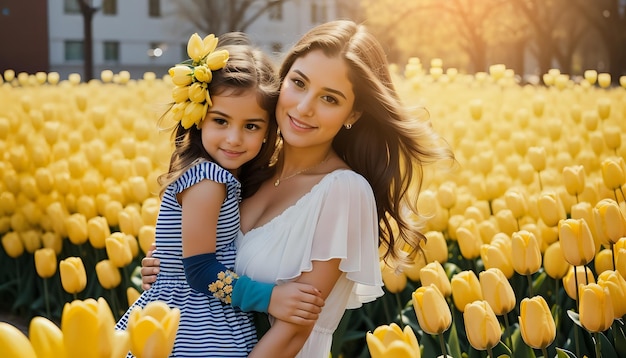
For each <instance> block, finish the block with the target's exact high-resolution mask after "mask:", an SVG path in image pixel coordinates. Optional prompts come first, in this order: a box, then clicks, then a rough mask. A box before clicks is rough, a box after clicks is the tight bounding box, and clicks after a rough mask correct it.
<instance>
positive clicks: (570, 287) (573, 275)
mask: <svg viewBox="0 0 626 358" xmlns="http://www.w3.org/2000/svg"><path fill="white" fill-rule="evenodd" d="M576 279H578V289H580V286H581V285H583V284H586V283H595V282H596V279H595V277H594V276H593V272H591V270H590V269H588V268H587V267H586V266H570V268H569V270H568V271H567V274H566V275H565V277H563V288H564V289H565V292H566V293H567V295H568V296H569V297H570V298H571V299H573V300H576V299H577V295H576V290H577V287H576V283H577V282H576ZM579 295H580V293H579Z"/></svg>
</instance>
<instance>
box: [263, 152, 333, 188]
mask: <svg viewBox="0 0 626 358" xmlns="http://www.w3.org/2000/svg"><path fill="white" fill-rule="evenodd" d="M329 158H330V153H328V154H327V155H326V158H324V160H322V161H321V162H319V163H317V164H315V165H314V166H312V167H308V168H304V169H302V170H299V171H297V172H295V173H293V174H291V175H290V176H288V177H286V178H280V177H279V178H278V179H276V181H275V182H274V186H275V187H276V186H279V185H280V183H281V182H283V181H285V180H288V179H291V178H293V177H295V176H296V175H299V174H302V173H304V172H307V171H309V170H311V169H314V168H317V167H319V166H320V165H322V164H324V163H326V161H327V160H328V159H329Z"/></svg>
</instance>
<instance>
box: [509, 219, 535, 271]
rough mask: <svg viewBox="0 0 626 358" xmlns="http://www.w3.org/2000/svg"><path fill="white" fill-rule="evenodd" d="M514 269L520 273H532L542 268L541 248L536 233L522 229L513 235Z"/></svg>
mask: <svg viewBox="0 0 626 358" xmlns="http://www.w3.org/2000/svg"><path fill="white" fill-rule="evenodd" d="M511 248H512V252H514V253H515V255H512V261H513V269H514V270H515V272H517V273H519V274H520V275H532V274H534V273H535V272H537V271H539V269H540V268H541V250H540V248H539V242H538V241H537V238H536V237H535V235H534V234H533V233H531V232H529V231H526V230H521V231H518V232H515V233H513V236H512V237H511Z"/></svg>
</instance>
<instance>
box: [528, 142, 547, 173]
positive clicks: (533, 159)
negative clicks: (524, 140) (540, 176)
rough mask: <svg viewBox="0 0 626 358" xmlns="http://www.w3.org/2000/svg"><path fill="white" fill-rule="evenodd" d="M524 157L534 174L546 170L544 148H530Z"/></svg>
mask: <svg viewBox="0 0 626 358" xmlns="http://www.w3.org/2000/svg"><path fill="white" fill-rule="evenodd" d="M526 155H527V156H528V161H529V162H530V164H531V165H532V166H533V168H534V169H535V171H536V172H540V171H542V170H545V169H546V149H545V148H544V147H530V148H528V152H527V153H526Z"/></svg>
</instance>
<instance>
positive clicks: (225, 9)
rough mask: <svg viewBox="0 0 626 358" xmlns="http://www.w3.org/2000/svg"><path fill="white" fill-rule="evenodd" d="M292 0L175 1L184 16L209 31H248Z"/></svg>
mask: <svg viewBox="0 0 626 358" xmlns="http://www.w3.org/2000/svg"><path fill="white" fill-rule="evenodd" d="M287 1H289V0H176V1H175V4H176V8H177V10H178V13H179V15H180V16H181V17H183V18H185V19H186V20H188V21H190V22H191V23H192V24H193V25H194V26H195V27H196V28H197V29H198V30H200V31H202V32H204V33H207V34H222V33H225V32H231V31H241V32H245V31H246V29H247V28H248V27H249V26H250V25H251V24H252V23H254V21H256V20H257V19H258V18H259V17H260V16H261V15H263V14H264V13H265V12H267V11H269V10H270V9H278V8H279V7H280V6H282V4H283V3H285V2H287Z"/></svg>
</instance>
